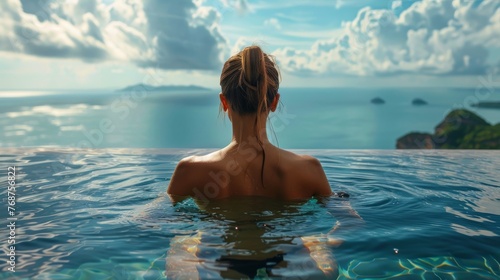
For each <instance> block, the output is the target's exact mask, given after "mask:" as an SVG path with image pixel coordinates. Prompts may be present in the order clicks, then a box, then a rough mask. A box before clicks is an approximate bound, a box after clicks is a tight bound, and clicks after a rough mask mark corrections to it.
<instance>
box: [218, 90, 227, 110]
mask: <svg viewBox="0 0 500 280" xmlns="http://www.w3.org/2000/svg"><path fill="white" fill-rule="evenodd" d="M219 98H220V103H221V104H222V109H223V110H224V112H227V108H228V106H227V99H226V97H225V96H224V94H222V92H221V93H220V94H219Z"/></svg>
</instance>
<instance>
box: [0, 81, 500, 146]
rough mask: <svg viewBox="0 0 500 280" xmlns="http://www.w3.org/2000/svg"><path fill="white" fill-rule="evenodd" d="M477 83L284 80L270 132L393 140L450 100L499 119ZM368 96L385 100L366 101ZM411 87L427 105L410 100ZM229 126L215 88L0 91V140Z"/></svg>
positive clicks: (190, 139)
mask: <svg viewBox="0 0 500 280" xmlns="http://www.w3.org/2000/svg"><path fill="white" fill-rule="evenodd" d="M479 89H480V90H479V91H477V90H476V89H474V88H472V89H426V88H423V89H353V88H345V89H343V88H337V89H307V88H304V89H297V88H292V89H286V88H284V89H281V90H280V92H281V101H282V104H281V105H282V106H281V110H280V111H279V112H278V113H277V114H273V115H271V116H272V118H271V121H270V122H271V124H273V127H274V133H275V135H276V139H275V138H273V139H272V140H273V141H274V142H275V143H277V144H279V145H280V146H281V147H283V148H294V149H394V148H395V144H396V139H397V138H399V137H401V136H403V135H405V134H406V133H409V132H411V131H422V132H433V131H434V127H435V126H436V125H437V124H438V123H439V122H441V121H442V120H443V118H444V116H445V115H446V114H447V113H448V112H449V111H450V110H452V109H455V108H462V107H466V108H469V109H471V110H473V111H475V112H476V113H478V114H479V115H480V116H482V117H484V118H485V119H486V120H487V121H489V122H491V123H498V122H500V110H495V109H477V108H471V107H470V104H471V103H473V102H477V101H492V100H500V95H499V94H498V93H495V92H489V91H487V90H486V89H481V88H479ZM37 94H38V95H37ZM13 96H18V97H16V98H14V97H13ZM22 96H24V97H22ZM374 97H381V98H383V99H384V100H385V101H386V103H385V104H384V105H374V104H371V103H370V100H371V99H372V98H374ZM417 97H419V98H422V99H424V100H426V101H427V102H428V103H429V105H426V106H413V105H411V101H412V100H413V99H414V98H417ZM270 135H272V133H271V134H270ZM230 136H231V124H230V122H229V120H227V119H224V117H223V116H219V98H218V92H217V91H208V92H197V93H196V92H183V93H182V92H124V93H116V92H104V91H86V92H43V93H40V92H31V93H29V92H28V93H26V92H0V139H1V141H0V147H40V146H55V147H88V148H132V147H133V148H219V147H222V146H224V145H226V144H227V143H228V142H229V140H230Z"/></svg>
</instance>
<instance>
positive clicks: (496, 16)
mask: <svg viewBox="0 0 500 280" xmlns="http://www.w3.org/2000/svg"><path fill="white" fill-rule="evenodd" d="M342 28H343V30H342V33H341V34H340V35H337V36H336V37H332V38H330V39H328V40H318V41H316V42H315V43H314V44H313V45H312V46H311V48H309V49H307V50H297V49H293V48H281V49H278V50H276V51H275V52H274V54H275V55H276V57H277V58H278V62H280V64H281V67H282V69H283V70H285V71H290V72H298V73H325V74H329V73H330V74H331V73H338V74H347V75H387V74H400V73H421V74H444V75H446V74H480V73H484V71H485V70H486V68H487V67H488V62H487V58H488V49H491V48H499V47H500V1H497V0H484V1H483V2H481V3H480V4H479V5H478V6H477V7H476V6H474V3H473V1H466V0H423V1H420V2H415V3H413V4H412V5H411V6H410V7H408V8H407V9H406V10H404V11H402V12H401V13H400V14H399V15H397V14H395V13H394V12H393V11H392V10H391V9H389V8H388V9H380V10H375V9H371V8H369V7H365V8H363V9H361V10H360V11H359V12H358V14H357V16H356V18H355V19H353V20H352V21H347V22H344V23H343V26H342Z"/></svg>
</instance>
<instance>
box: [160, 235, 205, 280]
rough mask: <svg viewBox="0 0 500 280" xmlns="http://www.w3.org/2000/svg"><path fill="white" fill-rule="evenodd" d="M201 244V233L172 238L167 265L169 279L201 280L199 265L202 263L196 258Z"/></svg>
mask: <svg viewBox="0 0 500 280" xmlns="http://www.w3.org/2000/svg"><path fill="white" fill-rule="evenodd" d="M200 242H201V233H200V232H199V233H198V234H196V235H194V236H176V237H174V238H172V240H171V241H170V248H169V249H168V252H167V257H166V264H165V266H166V267H165V268H166V274H167V279H200V277H199V274H198V269H197V265H198V264H199V263H200V262H201V261H200V259H199V258H198V257H197V256H196V253H197V252H198V244H200Z"/></svg>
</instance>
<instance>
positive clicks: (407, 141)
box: [396, 109, 500, 149]
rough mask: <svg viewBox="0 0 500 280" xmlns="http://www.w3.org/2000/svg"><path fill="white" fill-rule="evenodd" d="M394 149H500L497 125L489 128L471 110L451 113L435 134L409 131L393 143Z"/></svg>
mask: <svg viewBox="0 0 500 280" xmlns="http://www.w3.org/2000/svg"><path fill="white" fill-rule="evenodd" d="M396 148H397V149H500V123H498V124H496V125H491V124H489V123H488V122H486V121H485V120H484V119H483V118H481V117H480V116H478V115H476V114H474V113H473V112H471V111H468V110H465V109H461V110H454V111H452V112H450V113H449V114H448V115H447V116H446V117H445V118H444V120H443V121H442V122H441V123H439V124H438V125H437V126H436V127H435V130H434V134H429V133H419V132H412V133H409V134H406V135H404V136H403V137H401V138H399V139H398V140H397V141H396Z"/></svg>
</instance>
